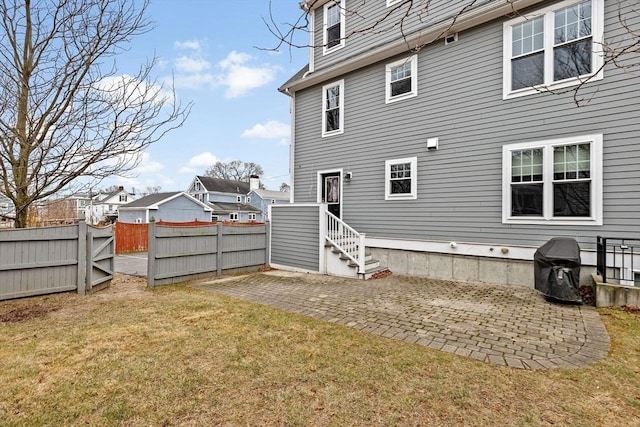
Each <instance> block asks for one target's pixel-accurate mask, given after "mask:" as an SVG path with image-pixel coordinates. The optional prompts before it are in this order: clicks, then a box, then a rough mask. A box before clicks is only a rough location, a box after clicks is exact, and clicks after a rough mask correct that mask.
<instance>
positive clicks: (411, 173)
mask: <svg viewBox="0 0 640 427" xmlns="http://www.w3.org/2000/svg"><path fill="white" fill-rule="evenodd" d="M417 164H418V160H417V158H416V157H409V158H406V159H395V160H387V161H386V162H385V192H384V198H385V200H408V199H416V198H417V197H418V193H417V188H416V187H417V179H416V178H417V174H416V173H417Z"/></svg>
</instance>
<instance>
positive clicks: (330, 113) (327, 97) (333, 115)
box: [322, 80, 344, 137]
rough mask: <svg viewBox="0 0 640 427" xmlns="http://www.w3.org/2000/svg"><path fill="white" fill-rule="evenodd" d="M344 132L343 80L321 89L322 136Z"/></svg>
mask: <svg viewBox="0 0 640 427" xmlns="http://www.w3.org/2000/svg"><path fill="white" fill-rule="evenodd" d="M343 132H344V80H340V81H338V82H334V83H331V84H328V85H325V86H323V87H322V136H323V137H325V136H331V135H337V134H341V133H343Z"/></svg>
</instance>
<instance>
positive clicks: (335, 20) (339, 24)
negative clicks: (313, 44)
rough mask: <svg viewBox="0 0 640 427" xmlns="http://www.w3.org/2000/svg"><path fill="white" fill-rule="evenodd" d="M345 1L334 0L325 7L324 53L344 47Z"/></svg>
mask: <svg viewBox="0 0 640 427" xmlns="http://www.w3.org/2000/svg"><path fill="white" fill-rule="evenodd" d="M344 24H345V16H344V0H332V1H330V2H328V3H327V4H325V5H324V28H323V43H322V45H323V49H322V51H323V53H324V54H326V53H329V52H333V51H334V50H336V49H340V48H341V47H343V46H344Z"/></svg>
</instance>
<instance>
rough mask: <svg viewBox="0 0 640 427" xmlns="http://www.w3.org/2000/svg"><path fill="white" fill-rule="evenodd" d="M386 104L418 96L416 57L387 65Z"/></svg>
mask: <svg viewBox="0 0 640 427" xmlns="http://www.w3.org/2000/svg"><path fill="white" fill-rule="evenodd" d="M385 76H386V102H387V103H389V102H394V101H398V100H400V99H406V98H411V97H414V96H416V95H417V94H418V82H417V79H418V57H417V55H413V56H411V57H409V58H404V59H401V60H400V61H395V62H392V63H391V64H387V66H386V70H385Z"/></svg>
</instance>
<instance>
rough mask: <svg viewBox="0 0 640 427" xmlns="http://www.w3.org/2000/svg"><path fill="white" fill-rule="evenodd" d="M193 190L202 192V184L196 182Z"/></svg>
mask: <svg viewBox="0 0 640 427" xmlns="http://www.w3.org/2000/svg"><path fill="white" fill-rule="evenodd" d="M193 188H194V190H195V191H200V190H201V189H202V185H201V184H200V181H196V182H195V184H194V185H193Z"/></svg>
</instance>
